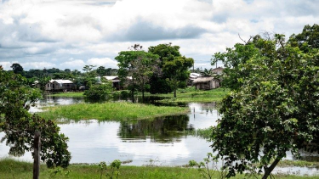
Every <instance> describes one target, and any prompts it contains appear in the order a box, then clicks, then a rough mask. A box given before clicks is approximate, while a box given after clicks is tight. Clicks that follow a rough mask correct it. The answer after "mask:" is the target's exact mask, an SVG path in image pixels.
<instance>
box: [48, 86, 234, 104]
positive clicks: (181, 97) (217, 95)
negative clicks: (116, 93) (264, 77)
mask: <svg viewBox="0 0 319 179" xmlns="http://www.w3.org/2000/svg"><path fill="white" fill-rule="evenodd" d="M228 92H229V90H228V89H226V88H217V89H212V90H207V91H203V90H196V89H195V88H194V87H188V88H185V89H178V90H177V93H176V95H177V98H174V97H173V96H174V94H173V93H167V94H150V93H145V96H159V97H165V98H168V99H164V100H161V101H160V102H162V103H186V102H212V101H221V100H222V98H223V97H224V96H225V95H226V94H227V93H228ZM138 95H139V96H141V95H142V94H141V93H139V94H138ZM49 96H57V97H84V95H83V92H66V93H56V94H49Z"/></svg>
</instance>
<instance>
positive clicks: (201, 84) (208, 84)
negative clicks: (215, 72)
mask: <svg viewBox="0 0 319 179" xmlns="http://www.w3.org/2000/svg"><path fill="white" fill-rule="evenodd" d="M193 85H194V86H195V88H196V89H201V90H210V89H214V88H218V87H220V81H219V80H218V79H216V78H214V77H201V78H197V79H195V80H194V81H193Z"/></svg>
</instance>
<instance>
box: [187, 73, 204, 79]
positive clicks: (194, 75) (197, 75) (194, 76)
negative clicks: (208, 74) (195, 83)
mask: <svg viewBox="0 0 319 179" xmlns="http://www.w3.org/2000/svg"><path fill="white" fill-rule="evenodd" d="M200 76H201V74H199V73H191V74H189V77H190V78H198V77H200Z"/></svg>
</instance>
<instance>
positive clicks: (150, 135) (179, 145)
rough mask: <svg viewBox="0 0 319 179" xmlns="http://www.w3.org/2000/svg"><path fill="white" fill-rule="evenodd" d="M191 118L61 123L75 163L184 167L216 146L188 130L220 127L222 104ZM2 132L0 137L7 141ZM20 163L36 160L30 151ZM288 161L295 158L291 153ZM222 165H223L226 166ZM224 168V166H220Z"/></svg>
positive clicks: (194, 111) (3, 152) (193, 111)
mask: <svg viewBox="0 0 319 179" xmlns="http://www.w3.org/2000/svg"><path fill="white" fill-rule="evenodd" d="M79 102H83V100H82V99H76V98H57V97H50V98H46V99H44V100H42V101H40V102H39V103H38V107H36V108H32V109H31V110H30V112H38V111H40V109H39V107H41V106H48V105H68V104H74V103H79ZM186 105H187V106H188V107H189V109H190V112H189V113H188V114H186V115H179V116H168V117H161V118H156V119H155V120H152V121H149V120H139V121H134V122H130V123H128V122H98V121H97V120H94V119H91V120H86V121H80V122H72V121H71V122H70V123H68V124H59V127H60V128H61V133H64V134H65V135H66V136H68V137H69V142H68V146H69V150H70V152H71V155H72V159H71V163H99V162H101V161H106V162H111V161H113V160H115V159H119V160H121V161H131V162H130V163H129V165H138V166H141V165H163V166H181V165H185V164H188V161H189V160H196V161H202V160H203V158H205V157H206V154H207V153H208V152H212V150H211V148H210V147H209V146H210V145H211V144H212V143H211V142H209V141H207V140H206V139H203V138H201V137H197V136H193V135H187V134H185V132H183V131H185V130H194V129H195V130H196V129H204V128H208V127H210V126H214V125H216V120H217V119H218V117H219V115H218V112H217V110H216V103H188V104H186ZM3 135H4V134H3V133H0V139H1V138H2V137H3ZM8 151H9V147H8V146H6V145H5V142H3V143H0V158H4V157H7V156H8ZM18 159H19V160H25V161H32V157H31V154H30V153H26V154H25V155H24V156H22V157H19V158H18ZM287 159H290V160H293V157H292V155H291V154H290V153H288V156H287ZM220 164H221V163H220ZM220 164H219V165H220ZM276 172H279V173H290V174H299V175H305V174H308V175H313V174H316V175H319V172H318V170H317V169H311V168H306V167H289V168H276Z"/></svg>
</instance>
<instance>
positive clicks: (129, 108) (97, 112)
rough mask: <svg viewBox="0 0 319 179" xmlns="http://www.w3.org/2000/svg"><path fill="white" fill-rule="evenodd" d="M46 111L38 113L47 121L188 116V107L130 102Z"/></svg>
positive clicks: (87, 104) (85, 104)
mask: <svg viewBox="0 0 319 179" xmlns="http://www.w3.org/2000/svg"><path fill="white" fill-rule="evenodd" d="M43 109H44V110H45V111H44V112H40V113H38V114H39V115H40V116H42V117H44V118H45V119H51V120H55V119H61V118H66V119H72V120H86V119H97V120H112V121H123V120H136V119H153V118H155V117H159V116H168V115H178V114H186V113H187V112H188V111H189V109H188V108H186V107H167V106H160V107H159V106H153V105H145V104H140V103H128V102H105V103H79V104H72V105H63V106H52V107H45V108H43Z"/></svg>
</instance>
